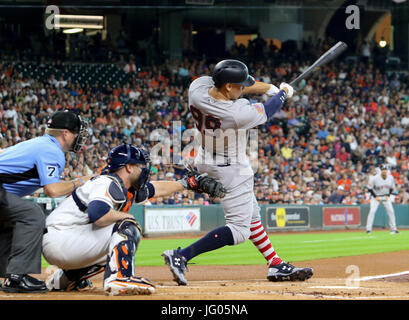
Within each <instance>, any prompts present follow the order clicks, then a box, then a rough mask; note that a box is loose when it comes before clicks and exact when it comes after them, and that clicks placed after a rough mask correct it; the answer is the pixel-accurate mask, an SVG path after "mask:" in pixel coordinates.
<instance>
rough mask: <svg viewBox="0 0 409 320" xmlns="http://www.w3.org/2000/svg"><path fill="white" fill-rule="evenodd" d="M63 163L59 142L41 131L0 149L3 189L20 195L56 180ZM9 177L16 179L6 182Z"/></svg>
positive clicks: (63, 157)
mask: <svg viewBox="0 0 409 320" xmlns="http://www.w3.org/2000/svg"><path fill="white" fill-rule="evenodd" d="M64 167H65V156H64V152H63V150H62V148H61V145H60V143H59V142H58V140H57V139H56V138H55V137H53V136H50V135H48V134H45V135H43V136H41V137H37V138H33V139H30V140H27V141H23V142H20V143H18V144H16V145H14V146H11V147H8V148H6V149H4V151H3V152H1V153H0V183H2V182H3V188H4V189H5V190H6V191H8V192H10V193H14V194H16V195H18V196H21V197H24V196H27V195H32V194H33V193H34V192H35V191H36V190H37V189H39V188H41V187H43V186H45V185H47V184H51V183H56V182H59V181H60V176H61V175H62V173H63V171H64ZM10 177H12V179H16V180H20V181H17V182H13V183H6V182H5V181H7V179H9V178H10ZM9 182H10V181H9Z"/></svg>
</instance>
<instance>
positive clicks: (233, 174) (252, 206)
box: [196, 163, 260, 245]
mask: <svg viewBox="0 0 409 320" xmlns="http://www.w3.org/2000/svg"><path fill="white" fill-rule="evenodd" d="M196 166H197V169H198V171H199V172H200V173H204V172H207V173H208V175H209V177H212V178H215V179H217V180H219V181H220V182H221V183H222V184H223V185H224V186H225V187H226V189H227V193H226V196H225V197H224V198H222V199H221V206H222V208H223V211H224V215H225V219H226V226H227V227H229V228H230V230H231V231H232V234H233V239H234V244H235V245H237V244H240V243H242V242H245V241H246V240H248V239H249V237H250V234H251V232H250V227H251V223H252V222H254V221H258V220H260V207H259V206H258V203H257V200H256V197H255V195H254V190H253V188H254V173H253V170H252V168H251V166H250V165H248V164H238V163H237V164H231V165H229V166H217V165H209V164H202V163H197V164H196Z"/></svg>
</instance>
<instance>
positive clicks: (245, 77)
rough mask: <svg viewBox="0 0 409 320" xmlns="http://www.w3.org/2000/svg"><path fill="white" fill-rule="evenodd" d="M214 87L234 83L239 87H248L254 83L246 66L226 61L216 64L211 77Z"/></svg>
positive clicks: (241, 63)
mask: <svg viewBox="0 0 409 320" xmlns="http://www.w3.org/2000/svg"><path fill="white" fill-rule="evenodd" d="M212 78H213V81H214V84H215V86H216V87H218V88H219V87H220V86H221V85H223V84H225V83H235V84H239V85H241V86H245V87H250V86H252V85H253V84H254V83H255V82H256V81H255V80H254V78H253V77H252V76H250V75H249V71H248V69H247V66H246V65H245V64H244V63H243V62H241V61H238V60H233V59H227V60H222V61H220V62H219V63H217V64H216V65H215V67H214V70H213V75H212Z"/></svg>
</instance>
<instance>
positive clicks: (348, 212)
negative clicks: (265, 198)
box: [30, 198, 409, 236]
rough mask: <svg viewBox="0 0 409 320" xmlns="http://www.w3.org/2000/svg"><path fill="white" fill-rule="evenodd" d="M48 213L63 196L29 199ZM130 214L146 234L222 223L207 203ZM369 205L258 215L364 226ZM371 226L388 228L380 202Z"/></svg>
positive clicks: (402, 222) (403, 222) (278, 224)
mask: <svg viewBox="0 0 409 320" xmlns="http://www.w3.org/2000/svg"><path fill="white" fill-rule="evenodd" d="M30 200H33V201H35V202H37V203H38V204H39V205H40V206H41V207H42V208H43V210H44V212H45V213H46V214H49V213H50V212H51V211H52V210H53V209H54V208H55V207H56V206H57V205H58V204H59V203H60V202H61V201H62V200H63V198H57V199H52V198H30ZM393 208H394V210H395V217H396V224H397V226H398V228H409V205H403V204H395V205H393ZM130 213H131V214H133V215H134V216H135V218H136V220H137V221H139V223H140V224H141V225H142V228H143V230H144V233H145V235H147V236H160V235H168V234H176V233H178V234H179V233H188V234H194V233H201V232H206V231H210V230H212V229H215V228H216V227H219V226H221V225H224V224H225V219H224V214H223V209H222V207H221V206H220V205H218V204H213V205H208V206H204V205H203V206H178V205H164V206H154V205H150V206H143V205H133V206H132V207H131V210H130ZM368 213H369V205H359V206H344V205H260V216H261V221H262V223H263V225H264V228H265V229H266V230H267V231H268V232H282V231H306V230H336V229H359V228H365V225H366V220H367V217H368ZM374 228H385V229H388V228H389V225H388V216H387V214H386V211H385V208H384V207H383V206H382V205H380V206H379V207H378V210H377V212H376V214H375V220H374Z"/></svg>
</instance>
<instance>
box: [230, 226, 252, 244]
mask: <svg viewBox="0 0 409 320" xmlns="http://www.w3.org/2000/svg"><path fill="white" fill-rule="evenodd" d="M227 226H228V227H229V228H230V230H231V233H232V234H233V239H234V245H237V244H240V243H243V242H245V241H247V240H248V239H249V238H250V234H251V231H250V227H243V226H237V225H233V224H227Z"/></svg>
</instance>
